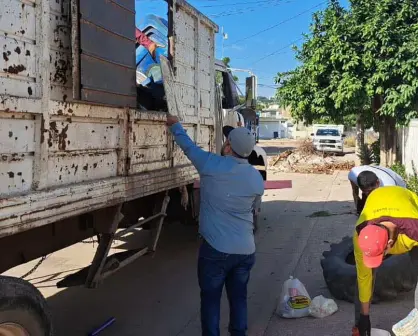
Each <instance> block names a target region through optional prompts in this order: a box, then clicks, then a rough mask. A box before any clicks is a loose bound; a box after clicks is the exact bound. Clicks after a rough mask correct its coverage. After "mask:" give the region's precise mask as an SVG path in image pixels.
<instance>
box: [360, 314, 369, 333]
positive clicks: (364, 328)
mask: <svg viewBox="0 0 418 336" xmlns="http://www.w3.org/2000/svg"><path fill="white" fill-rule="evenodd" d="M357 328H358V331H359V333H360V336H370V335H371V329H372V326H371V323H370V316H369V315H363V314H360V318H359V320H358V326H357Z"/></svg>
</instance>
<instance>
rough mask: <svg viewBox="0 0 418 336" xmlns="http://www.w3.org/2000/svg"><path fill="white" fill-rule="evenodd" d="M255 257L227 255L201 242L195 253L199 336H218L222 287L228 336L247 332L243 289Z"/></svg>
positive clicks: (244, 291)
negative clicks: (197, 257) (199, 318)
mask: <svg viewBox="0 0 418 336" xmlns="http://www.w3.org/2000/svg"><path fill="white" fill-rule="evenodd" d="M254 262H255V255H254V254H250V255H240V254H227V253H222V252H219V251H217V250H215V249H214V248H213V247H211V246H210V245H209V244H208V243H207V242H205V241H204V242H203V243H202V245H201V246H200V251H199V262H198V278H199V286H200V300H201V303H200V313H201V322H202V336H219V335H220V330H219V320H220V315H221V312H220V311H221V296H222V291H223V287H224V285H225V287H226V293H227V295H228V301H229V309H230V313H229V333H230V334H231V336H245V335H246V332H247V285H248V281H249V279H250V271H251V268H252V267H253V265H254Z"/></svg>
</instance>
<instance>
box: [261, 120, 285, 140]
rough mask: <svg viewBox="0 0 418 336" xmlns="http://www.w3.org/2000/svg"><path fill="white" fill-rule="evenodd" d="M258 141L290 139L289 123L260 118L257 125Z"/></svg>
mask: <svg viewBox="0 0 418 336" xmlns="http://www.w3.org/2000/svg"><path fill="white" fill-rule="evenodd" d="M258 136H259V138H260V139H266V140H267V139H283V138H291V131H290V129H289V122H288V120H287V119H285V118H276V117H263V116H260V119H259V125H258Z"/></svg>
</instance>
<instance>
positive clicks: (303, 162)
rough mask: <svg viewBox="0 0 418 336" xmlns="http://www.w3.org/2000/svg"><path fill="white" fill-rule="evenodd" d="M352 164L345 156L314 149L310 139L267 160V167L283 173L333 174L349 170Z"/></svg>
mask: <svg viewBox="0 0 418 336" xmlns="http://www.w3.org/2000/svg"><path fill="white" fill-rule="evenodd" d="M354 165H355V163H354V161H353V160H350V159H347V158H345V157H338V156H336V155H334V154H332V153H322V152H318V151H316V150H315V147H314V146H313V144H312V142H311V141H304V142H303V143H302V144H301V145H300V146H299V147H298V148H297V149H295V150H287V151H285V152H283V153H281V154H279V155H277V156H274V157H272V158H270V160H269V169H271V170H273V171H279V172H283V173H308V174H333V173H334V171H336V170H350V169H351V168H353V167H354Z"/></svg>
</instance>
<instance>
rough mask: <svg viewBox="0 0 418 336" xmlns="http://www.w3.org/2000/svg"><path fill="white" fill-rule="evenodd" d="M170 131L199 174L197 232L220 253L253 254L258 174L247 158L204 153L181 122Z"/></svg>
mask: <svg viewBox="0 0 418 336" xmlns="http://www.w3.org/2000/svg"><path fill="white" fill-rule="evenodd" d="M170 130H171V133H172V134H173V136H174V138H175V141H176V143H177V145H179V146H180V148H181V149H182V150H183V151H184V153H185V154H186V156H187V157H188V158H189V160H190V161H191V162H192V163H193V165H194V166H195V167H196V169H197V171H198V172H199V175H200V216H199V233H200V234H201V235H202V237H203V238H204V239H205V240H206V241H207V242H208V243H209V244H210V245H211V246H212V247H213V248H215V249H216V250H218V251H220V252H223V253H230V254H245V255H249V254H252V253H254V252H255V242H254V233H253V209H257V208H258V203H259V202H261V196H262V195H263V193H264V181H263V178H262V176H261V174H260V173H259V172H258V171H257V170H256V169H255V168H254V167H253V166H251V165H250V164H249V163H248V160H246V159H239V158H236V157H233V156H220V155H216V154H214V153H210V152H206V151H204V150H203V149H201V148H200V147H199V146H197V145H196V144H195V143H194V142H193V141H192V139H190V137H189V136H188V135H187V133H186V131H185V130H184V128H183V126H182V125H181V124H180V123H176V124H174V125H172V126H171V127H170Z"/></svg>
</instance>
